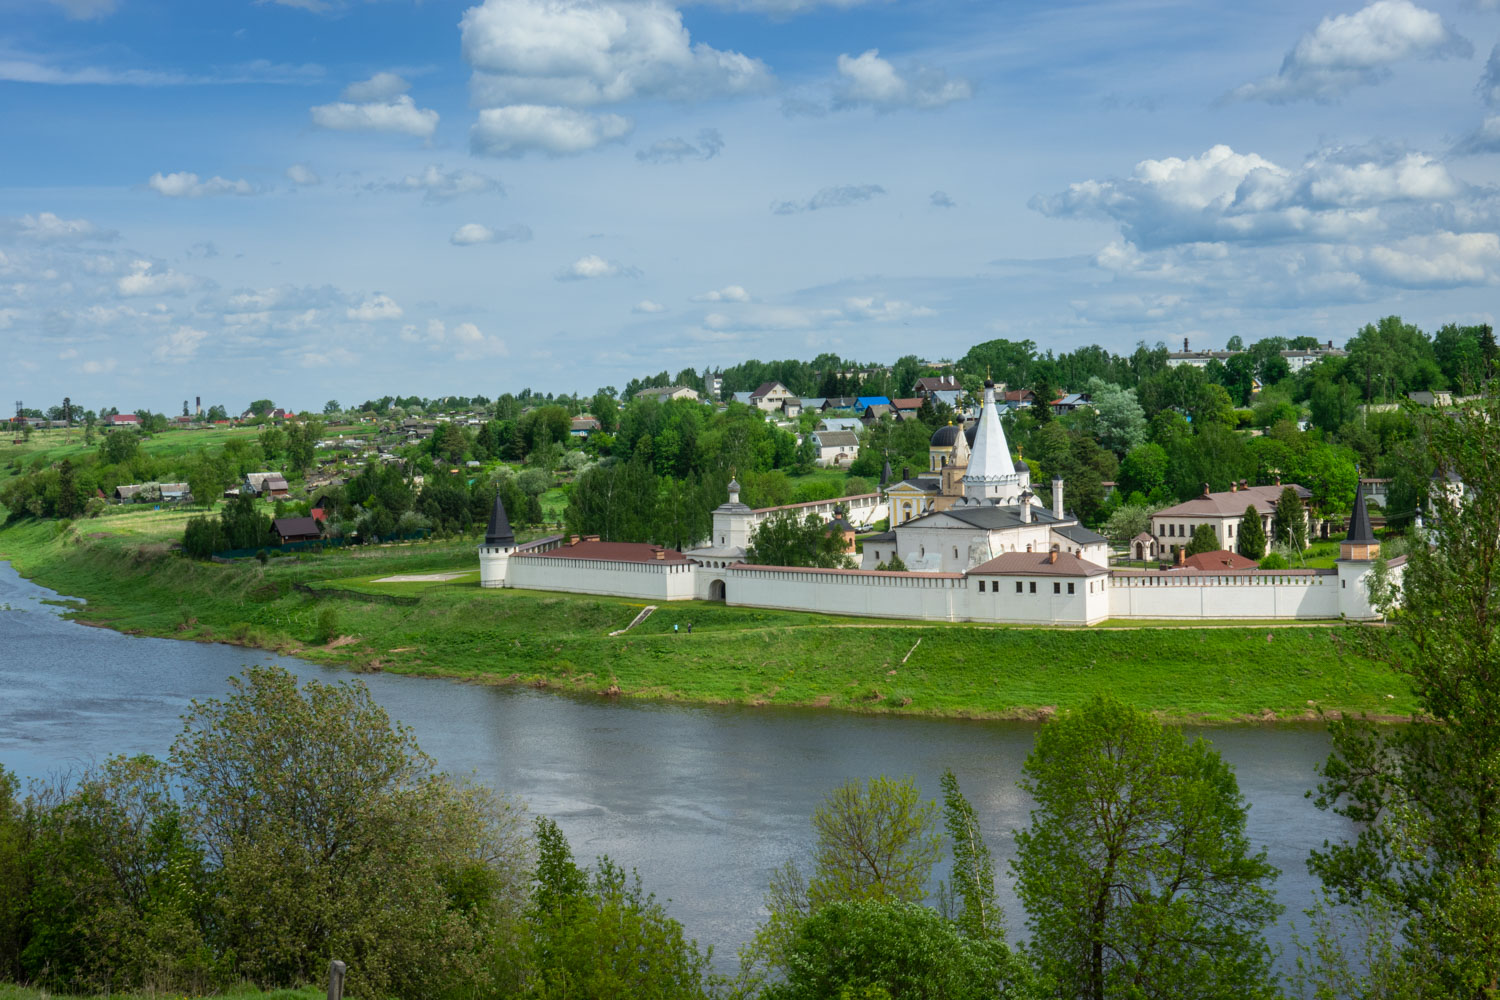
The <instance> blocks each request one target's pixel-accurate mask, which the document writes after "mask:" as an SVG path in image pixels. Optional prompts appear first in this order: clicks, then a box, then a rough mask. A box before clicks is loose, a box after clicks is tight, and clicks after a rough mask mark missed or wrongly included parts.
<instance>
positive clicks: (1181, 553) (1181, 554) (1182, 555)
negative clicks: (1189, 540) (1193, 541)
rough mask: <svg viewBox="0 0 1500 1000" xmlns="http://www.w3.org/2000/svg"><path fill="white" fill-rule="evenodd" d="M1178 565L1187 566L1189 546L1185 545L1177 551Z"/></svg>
mask: <svg viewBox="0 0 1500 1000" xmlns="http://www.w3.org/2000/svg"><path fill="white" fill-rule="evenodd" d="M1177 565H1179V566H1185V565H1187V546H1186V545H1184V546H1182V547H1180V548H1179V549H1178V550H1177Z"/></svg>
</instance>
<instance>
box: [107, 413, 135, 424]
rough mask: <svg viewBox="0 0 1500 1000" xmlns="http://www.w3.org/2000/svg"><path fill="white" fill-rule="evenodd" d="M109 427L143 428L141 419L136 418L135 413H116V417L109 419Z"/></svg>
mask: <svg viewBox="0 0 1500 1000" xmlns="http://www.w3.org/2000/svg"><path fill="white" fill-rule="evenodd" d="M109 426H111V427H139V426H141V418H140V417H138V416H136V415H135V414H134V413H116V414H115V415H114V416H112V417H110V418H109Z"/></svg>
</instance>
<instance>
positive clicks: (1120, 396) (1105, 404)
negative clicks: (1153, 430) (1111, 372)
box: [1088, 376, 1148, 456]
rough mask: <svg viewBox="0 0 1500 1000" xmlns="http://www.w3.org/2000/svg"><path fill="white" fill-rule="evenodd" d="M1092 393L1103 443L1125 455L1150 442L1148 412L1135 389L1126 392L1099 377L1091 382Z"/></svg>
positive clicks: (1089, 388) (1089, 387)
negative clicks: (1147, 441)
mask: <svg viewBox="0 0 1500 1000" xmlns="http://www.w3.org/2000/svg"><path fill="white" fill-rule="evenodd" d="M1088 393H1089V397H1090V398H1091V400H1092V405H1093V407H1094V411H1095V412H1096V413H1097V414H1098V425H1097V426H1098V434H1099V443H1100V444H1102V445H1103V446H1104V447H1106V448H1108V449H1109V450H1110V451H1113V452H1114V453H1115V454H1116V455H1120V456H1124V455H1125V454H1126V453H1128V452H1129V451H1130V450H1131V449H1132V448H1137V447H1139V446H1140V445H1143V444H1145V443H1146V439H1147V434H1148V432H1147V427H1146V412H1145V411H1144V410H1142V409H1141V404H1140V402H1139V401H1138V400H1137V399H1136V398H1135V391H1134V390H1133V389H1125V388H1122V387H1120V386H1118V385H1114V384H1113V383H1110V382H1106V381H1104V380H1103V379H1101V378H1098V377H1097V376H1096V377H1094V378H1091V379H1089V382H1088Z"/></svg>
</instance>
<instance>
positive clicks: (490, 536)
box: [484, 490, 516, 545]
mask: <svg viewBox="0 0 1500 1000" xmlns="http://www.w3.org/2000/svg"><path fill="white" fill-rule="evenodd" d="M484 544H486V545H514V544H516V533H515V532H514V531H511V530H510V518H508V517H506V516H505V501H504V500H502V499H500V491H499V490H496V491H495V506H494V507H493V508H491V509H490V526H489V527H488V528H486V529H485V532H484Z"/></svg>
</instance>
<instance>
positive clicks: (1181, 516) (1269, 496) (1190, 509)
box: [1151, 480, 1363, 554]
mask: <svg viewBox="0 0 1500 1000" xmlns="http://www.w3.org/2000/svg"><path fill="white" fill-rule="evenodd" d="M1289 485H1291V488H1292V489H1294V490H1296V492H1297V496H1298V497H1299V498H1301V500H1302V501H1303V503H1304V504H1305V503H1306V502H1307V500H1308V499H1310V498H1311V497H1312V491H1311V490H1309V489H1307V488H1306V487H1304V486H1298V485H1296V484H1295V483H1293V484H1289ZM1284 489H1286V487H1285V486H1282V485H1281V484H1279V483H1278V484H1276V485H1273V486H1250V485H1248V484H1246V483H1245V482H1244V481H1243V480H1242V481H1241V482H1238V483H1235V484H1234V485H1233V486H1232V487H1231V488H1230V489H1227V490H1221V491H1220V492H1217V493H1214V492H1210V490H1209V488H1208V484H1207V483H1204V484H1203V492H1202V493H1201V494H1199V495H1198V496H1196V497H1194V498H1193V499H1191V500H1188V501H1186V502H1184V503H1179V504H1174V505H1172V506H1171V507H1165V508H1163V509H1162V510H1159V511H1157V512H1156V513H1155V514H1152V515H1151V533H1152V534H1153V535H1155V536H1156V540H1157V545H1158V547H1159V548H1160V551H1161V553H1162V554H1173V553H1175V552H1176V551H1177V550H1178V549H1179V548H1183V547H1186V545H1187V543H1188V541H1189V540H1190V539H1192V537H1193V530H1194V529H1195V528H1197V527H1198V525H1200V524H1206V525H1209V526H1210V527H1212V528H1213V529H1214V534H1215V535H1216V536H1217V537H1218V539H1219V545H1220V547H1222V548H1226V549H1233V548H1234V547H1235V544H1236V542H1237V541H1238V539H1239V531H1240V522H1241V520H1243V519H1244V516H1245V509H1246V508H1247V507H1253V508H1255V512H1256V513H1257V514H1259V515H1260V518H1261V527H1262V528H1263V529H1264V531H1265V533H1266V537H1267V538H1271V537H1272V531H1271V519H1272V518H1273V517H1274V516H1275V514H1276V505H1277V503H1278V502H1279V501H1280V500H1281V491H1282V490H1284ZM1361 497H1363V493H1361ZM1303 518H1304V521H1305V520H1306V518H1307V512H1306V508H1305V507H1304V509H1303ZM1276 541H1281V539H1276Z"/></svg>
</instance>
